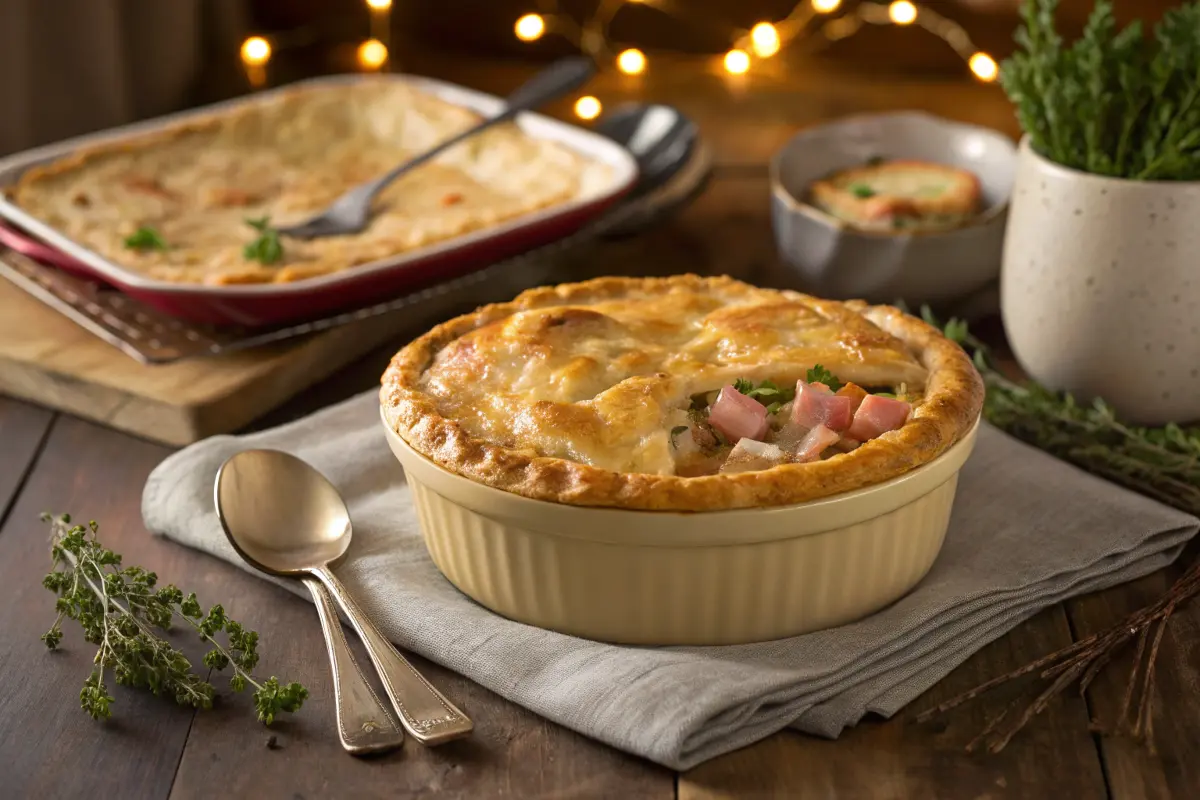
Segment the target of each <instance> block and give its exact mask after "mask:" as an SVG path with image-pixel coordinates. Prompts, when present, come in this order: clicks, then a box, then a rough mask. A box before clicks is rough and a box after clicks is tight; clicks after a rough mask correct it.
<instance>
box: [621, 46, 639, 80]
mask: <svg viewBox="0 0 1200 800" xmlns="http://www.w3.org/2000/svg"><path fill="white" fill-rule="evenodd" d="M617 69H619V70H621V72H624V73H625V74H626V75H641V74H642V73H643V72H645V71H646V54H645V53H643V52H642V51H641V50H638V49H637V48H636V47H631V48H630V49H628V50H622V51H621V54H620V55H618V56H617Z"/></svg>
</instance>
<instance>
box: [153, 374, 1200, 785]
mask: <svg viewBox="0 0 1200 800" xmlns="http://www.w3.org/2000/svg"><path fill="white" fill-rule="evenodd" d="M377 403H378V400H377V394H376V392H374V391H371V392H367V393H365V394H363V395H360V396H358V397H354V398H352V399H350V400H348V401H346V402H344V403H342V404H340V405H337V406H333V407H330V408H327V409H324V410H323V411H321V412H319V413H317V414H314V415H313V416H311V417H308V418H306V419H302V420H299V421H296V422H293V423H290V424H288V425H284V426H282V427H279V428H275V429H273V430H268V431H264V432H261V433H256V434H252V435H248V436H240V437H233V436H220V437H215V438H212V439H208V440H206V441H204V442H200V443H198V444H195V445H193V446H191V447H189V448H187V449H185V450H183V451H181V452H179V453H176V454H174V455H172V456H170V457H169V458H167V459H166V460H165V461H164V462H163V463H162V464H161V465H160V466H159V467H158V468H157V469H156V470H155V471H154V473H153V474H152V475H151V476H150V480H149V482H148V483H147V484H146V490H145V495H144V498H143V514H144V516H145V519H146V525H147V526H148V527H149V529H150V530H151V531H154V532H156V533H160V534H162V535H165V536H167V537H168V538H171V539H174V540H176V541H179V542H181V543H183V544H185V545H188V546H190V547H195V548H197V549H200V550H203V551H205V552H208V553H211V554H213V555H215V556H217V557H218V558H221V559H224V560H226V561H230V562H233V563H235V564H238V565H241V566H244V564H242V562H241V561H240V559H238V557H237V556H236V555H235V554H234V552H233V550H232V549H231V548H230V547H229V545H228V544H227V543H226V541H225V538H224V536H223V535H222V534H221V530H220V525H219V522H218V521H217V518H216V514H215V512H214V511H213V507H212V481H213V476H214V475H215V474H216V471H217V467H218V466H219V465H220V464H221V463H222V462H223V461H224V460H225V459H226V458H227V457H228V456H230V455H231V454H233V453H235V452H237V451H238V450H241V449H245V448H249V447H272V448H277V449H280V450H287V451H289V452H292V453H295V454H296V455H298V456H301V457H303V458H305V459H307V460H308V461H309V462H311V463H312V464H313V465H314V466H316V467H317V468H318V469H320V470H321V471H322V472H324V473H325V475H327V476H328V477H329V478H330V479H331V480H332V481H333V482H334V483H335V484H336V485H337V486H338V488H339V489H340V490H341V491H342V493H343V494H344V495H345V497H346V499H347V501H348V503H349V505H350V513H351V518H352V520H353V524H354V541H353V545H352V546H351V548H350V552H349V553H348V554H347V556H346V558H345V560H344V561H343V562H342V563H341V564H339V566H338V568H337V570H336V572H337V574H338V577H339V578H341V580H342V581H343V582H345V584H346V585H347V587H349V589H350V591H352V592H353V593H354V596H355V597H356V598H357V599H358V602H359V603H360V604H361V605H362V606H363V608H364V609H365V610H366V611H367V613H369V614H370V615H371V617H372V618H373V619H374V620H375V621H376V623H378V625H379V626H380V628H381V629H382V630H383V631H384V632H386V633H387V634H388V636H389V637H390V638H391V639H392V640H393V641H395V642H396V643H397V644H398V645H400V646H401V647H403V648H408V649H410V650H413V651H416V652H417V653H420V654H421V655H423V656H425V657H427V658H430V659H432V660H433V661H436V662H438V663H440V664H443V665H445V666H447V667H449V668H450V669H453V670H455V671H457V672H460V673H462V674H463V675H466V676H467V677H469V678H471V679H473V680H475V681H477V682H479V683H480V684H482V685H483V686H486V687H487V688H489V689H491V690H492V691H495V692H497V693H498V694H501V695H503V696H504V697H507V698H508V699H510V700H512V701H514V702H517V703H520V704H521V705H523V706H525V707H527V708H529V709H531V710H532V711H534V712H536V713H538V714H541V715H542V716H545V717H547V718H549V719H551V720H553V721H555V722H558V723H560V724H563V725H566V726H567V727H570V728H573V729H575V730H577V731H579V732H580V733H583V734H585V735H587V736H591V737H594V738H596V739H599V740H601V741H604V742H607V743H609V744H611V745H613V746H615V747H618V748H620V749H622V750H627V751H629V752H631V753H635V754H637V755H641V756H644V757H646V758H649V759H651V760H653V761H657V762H658V763H660V764H664V765H666V766H668V767H674V768H676V769H687V768H689V767H692V766H693V765H695V764H698V763H700V762H702V761H705V760H707V759H710V758H712V757H714V756H717V755H720V754H721V753H725V752H728V751H730V750H735V749H737V748H739V747H743V746H745V745H748V744H750V743H751V742H754V741H756V740H758V739H761V738H763V737H765V736H767V735H769V734H771V733H773V732H775V731H777V730H779V729H781V728H785V727H788V726H791V727H794V728H797V729H799V730H801V731H806V732H809V733H813V734H818V735H821V736H828V737H836V736H837V735H838V734H839V733H840V732H841V731H842V730H843V729H844V728H846V727H847V726H850V725H853V724H855V723H856V722H858V720H860V719H861V718H862V717H863V716H864V715H865V714H867V713H868V712H875V713H878V714H881V715H883V716H890V715H892V714H894V713H895V712H896V711H898V710H899V709H900V708H902V707H903V706H904V705H905V704H906V703H909V702H911V701H912V700H913V699H914V698H916V697H917V696H919V695H920V694H921V693H922V692H924V691H925V690H926V689H928V688H929V687H930V686H932V685H933V684H934V683H936V682H937V681H938V680H939V679H941V678H942V676H944V675H945V674H946V673H948V672H950V670H952V669H953V668H954V667H955V666H957V665H958V664H960V663H961V662H962V661H964V660H965V659H966V658H967V657H968V656H969V655H971V654H972V653H973V652H975V651H976V650H978V649H979V648H980V647H982V646H983V645H984V644H986V643H987V642H989V641H991V640H993V639H995V638H997V637H999V636H1001V635H1002V634H1004V633H1005V632H1006V631H1008V630H1009V629H1011V628H1013V627H1014V626H1015V625H1017V624H1018V623H1019V622H1021V621H1022V620H1024V619H1026V618H1027V617H1029V616H1031V615H1033V614H1034V613H1036V612H1037V611H1039V610H1041V609H1043V608H1045V607H1047V606H1049V605H1052V604H1053V603H1056V602H1058V601H1060V600H1062V599H1064V598H1066V597H1070V596H1072V595H1076V594H1081V593H1083V592H1089V591H1094V590H1097V589H1102V588H1104V587H1107V586H1112V585H1115V584H1118V583H1122V582H1125V581H1129V580H1132V579H1134V578H1136V577H1139V576H1141V575H1144V574H1146V573H1149V572H1152V571H1154V570H1156V569H1159V568H1161V567H1163V566H1165V565H1166V564H1168V563H1170V562H1171V561H1172V560H1173V559H1174V558H1175V557H1176V556H1177V555H1178V554H1179V552H1180V550H1181V549H1182V547H1183V544H1184V543H1185V542H1186V540H1187V539H1188V538H1190V537H1191V536H1192V535H1193V534H1195V533H1196V531H1197V529H1198V528H1200V520H1197V519H1195V518H1194V517H1191V516H1188V515H1186V514H1183V513H1181V512H1178V511H1175V510H1173V509H1170V508H1168V507H1166V506H1163V505H1160V504H1158V503H1156V502H1154V501H1152V500H1148V499H1146V498H1144V497H1141V496H1139V495H1136V494H1133V493H1131V492H1127V491H1125V490H1123V489H1120V488H1118V487H1116V486H1113V485H1112V484H1109V483H1106V482H1104V481H1102V480H1100V479H1098V478H1095V477H1093V476H1091V475H1088V474H1086V473H1084V472H1081V471H1080V470H1077V469H1075V468H1073V467H1071V466H1069V465H1066V464H1063V463H1062V462H1059V461H1056V460H1054V459H1053V458H1051V457H1050V456H1047V455H1045V454H1044V453H1041V452H1040V451H1038V450H1036V449H1033V448H1030V447H1028V446H1026V445H1024V444H1022V443H1020V442H1018V441H1016V440H1014V439H1012V438H1010V437H1008V436H1006V435H1005V434H1003V433H1001V432H999V431H997V430H995V429H993V428H990V427H986V426H985V427H984V428H983V429H982V430H981V432H980V436H979V442H978V445H977V448H976V451H975V453H974V455H973V456H972V457H971V459H970V460H969V462H968V463H967V465H966V467H965V468H964V469H963V472H962V475H961V479H960V483H959V489H958V499H957V501H956V503H955V506H954V513H953V516H952V519H951V523H950V530H949V533H948V535H947V538H946V543H945V546H944V549H943V550H942V553H941V555H940V556H939V558H938V560H937V563H935V564H934V566H933V569H932V571H931V572H930V573H929V575H928V576H927V577H926V578H925V580H924V581H922V583H921V584H920V585H919V586H918V587H917V588H916V589H915V590H914V591H913V592H911V593H910V594H909V595H908V596H906V597H904V598H903V599H901V600H899V601H897V602H896V603H894V604H893V605H891V606H890V607H888V608H887V609H885V610H883V611H881V612H879V613H878V614H875V615H874V616H872V617H869V618H867V619H865V620H863V621H861V622H858V623H855V624H852V625H846V626H843V627H841V628H835V629H831V630H827V631H821V632H819V633H813V634H809V635H806V636H798V637H795V638H792V639H784V640H780V641H775V642H766V643H762V644H753V645H740V646H733V647H707V648H706V647H664V648H651V647H627V646H615V645H609V644H600V643H597V642H591V641H587V640H583V639H577V638H574V637H571V636H564V635H561V634H557V633H552V632H550V631H545V630H541V629H539V628H533V627H530V626H527V625H522V624H520V623H517V622H512V621H510V620H507V619H504V618H503V617H500V616H498V615H496V614H493V613H492V612H490V611H488V610H486V609H484V608H483V607H481V606H479V605H477V604H475V603H474V602H473V601H471V600H470V599H468V598H467V597H466V596H464V595H462V594H461V593H459V592H458V590H457V589H455V588H454V587H453V586H452V585H451V584H450V583H449V582H448V581H446V580H445V578H443V577H442V576H441V574H440V573H439V572H438V571H437V568H436V567H434V565H433V563H432V562H431V561H430V560H429V557H428V555H427V553H426V550H425V546H424V543H423V541H422V539H421V535H420V531H419V528H418V527H417V519H416V515H415V513H414V511H413V507H412V503H411V500H410V498H409V494H408V490H407V488H406V487H405V485H404V473H403V471H402V470H401V468H400V466H399V464H398V463H397V462H396V460H395V458H394V457H393V456H392V454H391V452H390V451H389V450H388V446H387V443H386V441H385V439H384V436H383V433H382V430H381V428H380V422H379V414H378V406H377ZM281 583H283V584H285V585H287V586H288V587H289V588H290V589H291V590H292V591H294V592H296V593H297V594H299V595H301V596H304V597H307V596H308V595H307V592H305V591H303V589H302V587H300V586H299V585H298V584H296V583H295V582H287V581H281Z"/></svg>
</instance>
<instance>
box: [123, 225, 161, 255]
mask: <svg viewBox="0 0 1200 800" xmlns="http://www.w3.org/2000/svg"><path fill="white" fill-rule="evenodd" d="M125 246H126V247H128V248H129V249H130V250H166V249H167V242H166V240H165V239H163V237H162V234H161V233H159V232H158V231H156V230H155V229H154V228H149V227H146V226H143V227H141V228H138V229H137V230H136V231H134V232H133V233H132V234H131V235H129V236H127V237H125Z"/></svg>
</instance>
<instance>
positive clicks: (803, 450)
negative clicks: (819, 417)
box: [796, 425, 842, 461]
mask: <svg viewBox="0 0 1200 800" xmlns="http://www.w3.org/2000/svg"><path fill="white" fill-rule="evenodd" d="M841 438H842V436H841V434H839V433H838V432H837V431H834V430H830V429H829V428H827V427H825V426H824V425H817V426H816V427H815V428H813V429H812V430H811V431H809V432H808V433H807V434H805V436H804V438H803V439H801V440H800V444H799V445H798V446H797V447H796V460H797V461H816V460H817V459H818V458H820V457H821V453H823V452H824V451H825V448H826V447H829V446H830V445H832V444H834V443H835V442H837V440H838V439H841Z"/></svg>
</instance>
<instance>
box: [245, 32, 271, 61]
mask: <svg viewBox="0 0 1200 800" xmlns="http://www.w3.org/2000/svg"><path fill="white" fill-rule="evenodd" d="M270 60H271V45H270V43H269V42H267V40H266V39H264V38H262V37H261V36H251V37H250V38H249V39H247V40H246V41H244V42H242V63H244V64H246V66H249V67H261V66H262V65H263V64H265V63H267V62H268V61H270Z"/></svg>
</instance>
